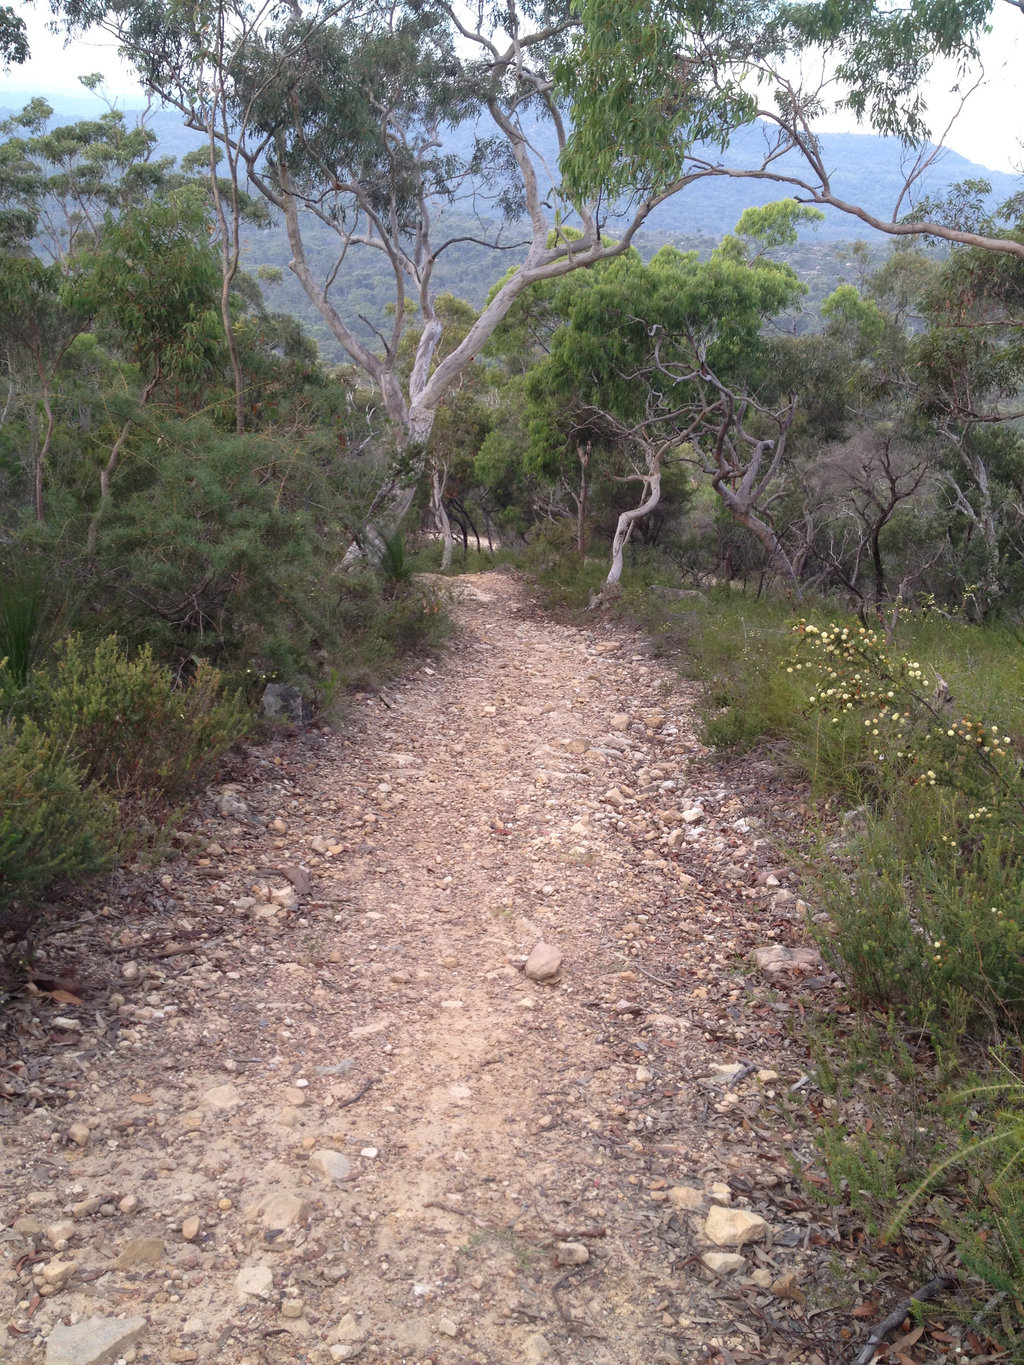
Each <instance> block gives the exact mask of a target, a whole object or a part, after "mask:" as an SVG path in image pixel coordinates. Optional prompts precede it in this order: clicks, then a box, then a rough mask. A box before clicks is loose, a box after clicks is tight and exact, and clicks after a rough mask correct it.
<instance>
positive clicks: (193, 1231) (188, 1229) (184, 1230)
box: [181, 1214, 201, 1242]
mask: <svg viewBox="0 0 1024 1365" xmlns="http://www.w3.org/2000/svg"><path fill="white" fill-rule="evenodd" d="M200 1227H201V1224H200V1222H199V1219H198V1218H197V1217H196V1215H195V1214H192V1216H191V1217H189V1218H186V1219H185V1221H184V1222H183V1223H182V1225H181V1235H182V1237H184V1239H185V1241H186V1242H194V1241H195V1239H196V1238H197V1237H198V1236H199V1229H200Z"/></svg>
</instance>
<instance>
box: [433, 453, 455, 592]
mask: <svg viewBox="0 0 1024 1365" xmlns="http://www.w3.org/2000/svg"><path fill="white" fill-rule="evenodd" d="M447 481H448V480H447V473H445V474H442V472H441V467H440V465H438V464H437V463H436V462H432V463H431V466H430V510H431V512H432V513H433V514H434V525H435V526H436V527H437V530H438V531H439V532H440V533H441V538H442V541H443V542H444V549H443V550H442V551H441V572H442V573H447V572H448V570H449V569H450V568H451V567H452V551H453V548H454V540H453V537H452V523H451V518H450V517H449V515H448V509H447V508H446V507H445V505H444V486H445V484H446V483H447Z"/></svg>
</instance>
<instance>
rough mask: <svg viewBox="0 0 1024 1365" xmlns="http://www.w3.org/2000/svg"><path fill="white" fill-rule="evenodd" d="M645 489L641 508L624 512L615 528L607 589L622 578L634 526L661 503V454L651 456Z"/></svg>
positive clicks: (606, 581) (606, 582)
mask: <svg viewBox="0 0 1024 1365" xmlns="http://www.w3.org/2000/svg"><path fill="white" fill-rule="evenodd" d="M644 487H645V488H646V489H647V495H646V497H645V498H644V500H643V502H642V503H641V504H640V506H639V507H633V508H631V509H630V510H629V511H628V512H623V513H622V514H621V516H620V517H619V522H618V525H617V526H616V527H615V535H614V537H613V539H612V566H611V568H610V569H609V570H608V577H607V578H606V579H605V581H604V583H605V587H606V588H611V587H615V585H616V584H617V583H618V581H619V579H620V578H621V577H622V555H623V551H624V550H625V548H626V543H627V541H628V540H629V537H630V535H631V533H632V530H633V527H634V525H635V524H636V523H637V522H638V521H639V520H640V518H641V517H645V516H646V515H647V514H648V512H653V511H654V509H655V508H656V507H657V505H658V503H659V502H660V501H661V455H660V454H658V455H653V454H652V456H651V460H650V466H649V469H648V473H647V475H646V477H645V478H644Z"/></svg>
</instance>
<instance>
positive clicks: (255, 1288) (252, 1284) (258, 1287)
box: [235, 1265, 274, 1299]
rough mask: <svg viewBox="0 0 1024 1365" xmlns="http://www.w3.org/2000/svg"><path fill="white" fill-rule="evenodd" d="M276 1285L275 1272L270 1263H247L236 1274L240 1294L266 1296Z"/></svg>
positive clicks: (236, 1284) (236, 1283)
mask: <svg viewBox="0 0 1024 1365" xmlns="http://www.w3.org/2000/svg"><path fill="white" fill-rule="evenodd" d="M273 1287H274V1272H273V1271H272V1270H271V1268H270V1266H268V1265H245V1266H243V1267H242V1269H241V1270H240V1271H239V1272H238V1274H237V1275H236V1276H235V1288H236V1289H237V1290H238V1292H239V1294H242V1295H245V1294H253V1295H255V1296H257V1297H258V1298H261V1299H262V1298H266V1296H267V1295H268V1294H269V1293H270V1291H271V1290H272V1289H273Z"/></svg>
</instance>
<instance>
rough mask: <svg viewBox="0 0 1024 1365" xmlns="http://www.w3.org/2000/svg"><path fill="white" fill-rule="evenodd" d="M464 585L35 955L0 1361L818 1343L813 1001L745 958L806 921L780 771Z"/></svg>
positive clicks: (746, 1349)
mask: <svg viewBox="0 0 1024 1365" xmlns="http://www.w3.org/2000/svg"><path fill="white" fill-rule="evenodd" d="M458 594H459V595H458V600H457V602H456V606H455V611H456V615H457V617H458V621H459V628H458V632H457V635H456V638H455V639H454V641H453V643H452V646H451V648H450V649H449V650H447V651H446V653H445V654H444V656H443V657H442V658H440V659H438V660H435V661H433V662H432V663H430V664H428V665H424V666H421V667H419V668H418V669H417V670H416V671H415V672H413V673H412V674H411V675H410V676H409V677H408V678H407V679H406V680H405V681H404V682H403V683H402V684H401V685H400V686H398V687H396V688H395V689H393V690H390V691H388V692H387V693H386V694H384V695H383V696H382V697H380V698H377V697H374V698H371V699H369V700H368V701H366V702H365V703H360V704H359V705H358V706H357V714H356V716H355V717H354V722H355V723H354V724H353V725H352V726H350V727H349V728H348V729H347V730H346V731H345V733H343V734H340V735H337V734H329V733H327V732H326V731H325V732H314V733H310V734H307V735H304V736H302V737H300V738H298V739H294V740H291V741H280V742H277V743H275V744H273V745H270V746H267V747H264V748H263V749H260V750H258V751H254V752H252V753H250V754H249V755H247V756H246V758H245V760H244V761H241V762H239V764H238V765H237V770H235V771H233V772H231V773H229V774H228V777H230V778H232V779H233V780H232V781H229V782H226V783H224V784H222V785H221V786H219V787H218V788H216V789H215V790H214V791H212V792H211V793H210V794H209V797H208V799H207V800H206V801H204V802H203V803H201V807H200V809H199V812H198V813H197V815H196V817H195V819H194V820H193V821H192V828H191V830H190V831H187V832H186V834H185V836H184V837H183V838H182V840H181V845H182V846H181V848H180V849H179V851H178V852H177V854H176V855H175V856H174V857H172V858H171V859H170V860H169V861H168V862H167V863H166V864H165V865H164V866H163V867H162V868H161V869H159V870H158V872H157V874H156V875H155V876H154V874H152V873H147V872H145V871H143V870H142V869H137V870H136V873H135V875H127V876H126V877H125V879H124V880H123V882H121V883H119V884H117V885H116V886H115V888H114V890H113V891H112V893H111V895H110V899H109V904H107V905H105V906H103V907H102V908H98V909H97V912H96V913H95V914H94V915H93V916H92V917H91V918H87V919H86V921H85V922H84V923H79V924H78V925H77V927H75V928H70V927H69V928H68V930H67V931H66V932H65V933H63V934H61V933H57V934H56V935H54V937H53V938H52V939H51V940H49V942H48V945H47V953H48V958H47V961H45V962H41V963H39V964H37V977H38V978H39V985H38V993H36V994H35V995H32V996H29V997H26V998H25V999H23V1000H22V1001H21V1002H20V1003H19V1004H18V1005H17V1006H16V1007H15V1009H14V1010H13V1011H11V1017H10V1019H9V1021H8V1023H9V1037H8V1057H7V1063H8V1064H7V1066H6V1069H5V1070H4V1072H3V1081H4V1086H5V1093H6V1097H7V1098H6V1102H5V1103H2V1104H0V1123H2V1127H0V1144H2V1146H0V1165H2V1176H0V1179H2V1186H3V1189H2V1195H0V1200H2V1202H0V1228H2V1230H0V1313H2V1318H0V1334H2V1335H0V1358H2V1359H4V1360H10V1361H19V1362H21V1361H25V1362H28V1361H31V1362H43V1361H45V1362H47V1365H71V1362H75V1365H97V1362H103V1361H114V1360H124V1361H138V1362H152V1363H153V1365H168V1362H175V1361H193V1360H209V1361H211V1362H216V1363H217V1365H220V1363H221V1362H224V1363H225V1365H243V1363H244V1362H248V1365H256V1362H285V1361H288V1362H309V1363H310V1365H320V1363H321V1362H323V1363H324V1365H327V1363H328V1362H333V1361H346V1360H354V1359H358V1360H359V1361H360V1362H364V1361H365V1362H378V1363H380V1365H400V1362H409V1363H410V1365H411V1363H412V1362H421V1365H422V1363H423V1362H427V1361H430V1362H435V1365H470V1362H476V1363H477V1365H484V1363H485V1362H487V1363H488V1365H520V1362H522V1363H523V1365H528V1363H529V1362H539V1361H543V1360H548V1359H550V1360H552V1361H560V1362H563V1365H577V1363H578V1365H591V1363H593V1365H633V1363H634V1362H635V1363H636V1365H641V1363H642V1365H670V1363H671V1362H679V1361H685V1362H689V1361H696V1360H707V1359H711V1358H714V1357H715V1356H716V1355H718V1356H719V1357H720V1358H721V1359H722V1361H724V1362H725V1363H726V1365H728V1363H729V1362H730V1361H734V1362H742V1361H768V1360H771V1361H776V1360H778V1361H782V1360H786V1361H795V1360H801V1359H803V1360H813V1359H814V1358H815V1354H814V1352H815V1335H814V1329H813V1323H810V1324H809V1319H808V1312H809V1310H808V1308H807V1299H806V1294H805V1292H804V1291H805V1290H806V1289H807V1288H808V1287H809V1276H810V1275H811V1270H810V1266H811V1263H812V1262H815V1263H816V1262H817V1260H818V1259H819V1258H820V1251H818V1250H817V1249H816V1248H818V1247H820V1246H821V1245H822V1241H823V1239H824V1241H825V1242H828V1241H830V1239H831V1237H832V1234H831V1233H830V1232H829V1231H828V1229H825V1230H822V1229H819V1228H818V1226H817V1222H816V1220H817V1218H818V1215H817V1214H816V1213H814V1211H813V1210H811V1209H809V1208H808V1206H807V1204H806V1202H805V1201H804V1200H803V1199H802V1198H801V1196H800V1195H799V1192H798V1191H797V1190H796V1189H795V1187H794V1186H793V1184H792V1169H793V1162H794V1161H796V1162H798V1163H799V1162H806V1161H808V1160H809V1159H810V1157H809V1152H808V1151H805V1150H804V1148H803V1146H802V1145H801V1144H802V1143H803V1142H804V1139H803V1138H802V1137H799V1136H794V1134H793V1133H792V1132H790V1122H791V1120H790V1119H789V1118H788V1117H787V1112H788V1111H787V1109H786V1107H785V1106H781V1105H780V1102H779V1101H780V1096H783V1095H784V1094H785V1093H786V1092H787V1090H788V1089H789V1087H792V1086H800V1085H801V1084H802V1080H803V1079H804V1078H805V1073H806V1069H807V1063H806V1057H805V1055H804V1052H803V1050H802V1048H801V1046H800V1044H799V1042H797V1041H792V1040H791V1039H790V1036H789V1031H788V1029H787V1023H788V1016H790V1015H791V1014H793V1013H794V1012H795V1011H799V1009H800V1004H799V1000H794V998H793V996H792V992H791V991H790V990H789V989H786V988H784V987H785V982H786V980H787V978H786V977H785V976H784V975H783V976H781V977H776V978H774V979H771V978H769V977H768V976H766V975H765V974H764V973H763V972H758V970H757V969H756V968H755V967H754V966H753V964H752V962H751V958H750V955H751V952H752V950H754V949H755V948H758V947H760V948H765V947H766V946H767V947H770V946H771V945H778V947H777V949H776V951H775V953H774V957H775V958H776V959H778V961H780V962H781V963H783V964H784V965H785V964H786V962H787V960H789V961H790V962H791V961H792V960H791V958H790V955H788V954H787V952H786V951H785V948H786V945H791V944H796V943H797V942H798V941H799V934H800V927H799V922H800V913H799V909H800V908H802V907H799V908H798V903H797V900H796V888H795V885H791V884H790V874H788V873H786V872H785V871H784V870H783V869H782V868H781V867H780V866H779V865H778V863H777V861H776V860H775V855H774V854H773V851H772V846H771V845H770V844H769V842H768V841H767V840H766V839H765V838H764V837H763V833H764V831H763V828H762V826H763V818H764V816H765V814H766V812H765V810H764V809H763V808H764V806H765V805H766V803H767V804H769V805H770V803H771V796H770V793H766V792H765V791H764V790H762V789H761V788H759V786H758V783H757V781H756V774H755V775H754V777H753V778H752V777H751V775H750V774H748V775H747V779H748V780H747V781H746V784H745V786H743V787H742V788H737V787H736V785H735V784H733V785H732V786H730V787H727V788H723V787H722V786H721V785H720V784H721V781H722V779H721V776H720V775H715V773H714V770H713V769H710V768H708V767H707V764H706V759H705V756H704V755H703V754H702V752H701V749H700V746H699V744H698V743H697V741H696V740H695V738H694V733H693V719H692V714H691V698H690V696H689V695H688V692H687V690H686V685H685V684H683V685H680V684H678V682H677V680H676V679H675V677H674V675H673V673H672V671H671V670H670V669H669V668H668V667H667V666H665V665H662V664H659V663H657V662H655V661H652V660H651V659H649V658H647V657H646V656H645V653H644V650H643V648H642V646H641V642H640V641H638V640H634V639H631V638H628V637H627V636H625V635H624V634H623V633H622V632H621V631H619V630H617V628H615V627H612V626H608V625H599V624H595V626H594V628H593V629H591V630H580V629H577V628H573V627H569V626H561V625H557V624H554V623H552V622H551V621H550V620H549V619H546V618H544V617H542V616H540V615H539V614H538V613H537V612H536V611H535V610H534V608H533V607H532V606H531V604H530V602H529V600H528V598H527V596H526V594H525V593H524V590H523V589H522V587H521V586H519V585H518V584H517V582H516V581H515V579H513V578H512V577H511V576H508V575H503V574H488V575H481V576H477V577H475V578H465V579H461V580H458ZM769 814H770V815H771V816H772V818H773V819H774V820H775V821H776V823H777V821H778V819H779V818H780V812H779V811H777V810H776V811H772V812H769ZM538 944H543V945H546V947H545V948H542V949H540V950H538ZM763 956H766V957H771V956H772V954H771V953H769V954H766V955H763ZM528 958H529V961H527V959H528ZM771 966H772V964H771V963H769V970H771ZM796 966H797V967H799V966H800V964H799V962H797V963H796ZM804 966H805V969H806V970H808V971H810V973H811V977H812V979H811V980H810V981H807V980H806V979H805V981H804V984H803V986H802V987H801V989H804V990H807V989H814V988H816V987H817V988H824V987H825V982H824V981H823V980H818V979H814V976H813V974H814V971H815V970H816V969H815V966H814V961H813V957H812V958H810V959H809V962H808V963H805V964H804ZM48 967H49V969H51V970H52V972H53V974H54V980H53V981H51V982H47V980H46V979H45V977H46V971H47V969H48ZM538 978H541V979H538ZM780 983H781V984H782V986H783V988H782V989H779V988H778V987H779V986H780ZM838 1264H839V1268H840V1270H841V1260H840V1262H839V1263H838ZM801 1286H803V1288H801ZM821 1349H822V1351H824V1348H821ZM825 1358H826V1357H825V1355H824V1354H819V1355H818V1356H817V1359H818V1360H819V1361H821V1360H823V1359H825Z"/></svg>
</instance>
